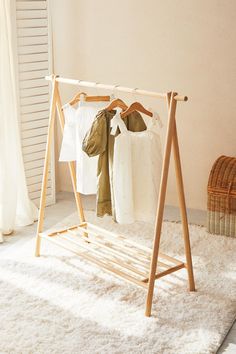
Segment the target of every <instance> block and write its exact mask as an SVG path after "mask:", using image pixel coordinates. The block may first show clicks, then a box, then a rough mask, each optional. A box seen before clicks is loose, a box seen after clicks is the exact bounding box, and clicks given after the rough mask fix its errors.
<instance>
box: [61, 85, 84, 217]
mask: <svg viewBox="0 0 236 354" xmlns="http://www.w3.org/2000/svg"><path fill="white" fill-rule="evenodd" d="M56 97H57V100H56V106H57V112H58V117H59V121H60V126H61V131H62V134H63V131H64V125H65V117H64V113H63V109H62V104H61V98H60V94H59V90H58V87H57V88H56ZM68 165H69V170H70V176H71V181H72V186H73V191H74V195H75V201H76V206H77V210H78V214H79V219H80V222H81V223H82V222H84V221H85V218H84V211H83V206H82V202H81V198H80V194H79V193H78V192H77V189H76V172H75V163H74V162H68Z"/></svg>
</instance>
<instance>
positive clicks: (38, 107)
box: [21, 102, 48, 114]
mask: <svg viewBox="0 0 236 354" xmlns="http://www.w3.org/2000/svg"><path fill="white" fill-rule="evenodd" d="M47 109H48V102H45V103H39V104H32V105H30V106H23V107H21V114H26V113H33V112H39V111H46V110H47Z"/></svg>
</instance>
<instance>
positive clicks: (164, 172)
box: [145, 92, 176, 317]
mask: <svg viewBox="0 0 236 354" xmlns="http://www.w3.org/2000/svg"><path fill="white" fill-rule="evenodd" d="M174 96H175V93H174V92H172V93H171V102H170V109H169V114H168V126H167V135H166V143H165V149H164V151H165V153H164V159H163V164H162V174H161V184H160V191H159V198H158V204H157V217H156V223H155V236H154V242H153V252H152V260H151V266H150V274H149V282H148V294H147V299H146V310H145V315H146V316H147V317H149V316H151V309H152V298H153V290H154V282H155V275H156V268H157V260H158V253H159V245H160V238H161V228H162V221H163V212H164V205H165V196H166V187H167V178H168V172H169V165H170V153H171V144H172V136H173V129H174V122H175V111H176V101H175V100H174Z"/></svg>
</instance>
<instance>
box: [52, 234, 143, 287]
mask: <svg viewBox="0 0 236 354" xmlns="http://www.w3.org/2000/svg"><path fill="white" fill-rule="evenodd" d="M69 231H71V230H69ZM58 236H59V237H60V238H63V239H65V240H68V241H70V242H72V243H74V244H75V245H77V246H79V247H81V248H83V249H86V250H88V251H90V252H92V253H94V254H96V255H98V256H99V257H101V258H102V259H103V261H108V262H112V263H114V264H115V265H116V266H119V267H120V268H125V269H127V270H128V271H131V272H132V273H134V274H137V275H139V276H141V277H142V278H143V277H144V278H146V277H147V273H144V272H142V271H140V270H139V269H138V268H137V267H133V266H132V265H131V264H129V263H126V262H125V261H124V260H122V259H118V258H115V257H113V256H111V255H109V254H107V253H104V252H102V251H101V250H99V249H98V248H93V247H91V243H88V242H87V241H84V240H82V239H79V238H76V239H75V238H74V237H73V236H72V237H70V236H69V234H60V235H58ZM140 280H142V279H140Z"/></svg>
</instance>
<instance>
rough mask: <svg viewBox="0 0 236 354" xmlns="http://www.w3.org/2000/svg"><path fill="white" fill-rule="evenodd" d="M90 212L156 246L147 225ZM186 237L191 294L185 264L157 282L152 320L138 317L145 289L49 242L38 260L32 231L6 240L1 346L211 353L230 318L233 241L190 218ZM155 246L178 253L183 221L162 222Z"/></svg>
mask: <svg viewBox="0 0 236 354" xmlns="http://www.w3.org/2000/svg"><path fill="white" fill-rule="evenodd" d="M86 214H87V219H88V221H90V222H91V221H92V222H94V221H95V222H96V223H97V224H98V225H100V226H103V227H104V226H105V227H106V228H108V229H110V230H119V231H122V232H123V233H124V234H126V235H129V237H130V238H132V239H133V240H138V241H139V242H143V243H144V244H151V243H152V233H153V227H152V226H151V225H148V226H147V225H144V223H136V224H134V225H129V226H128V227H127V226H122V225H117V224H114V223H113V222H112V221H111V219H110V218H108V217H106V218H103V219H97V218H96V217H95V216H94V213H92V212H87V213H86ZM76 219H77V217H76V214H73V215H71V216H70V217H69V218H67V219H66V220H64V222H62V223H61V224H63V225H66V226H68V225H72V224H75V223H76V222H77V220H76ZM95 219H96V220H95ZM144 226H145V227H144ZM190 235H191V244H192V253H193V264H194V273H195V281H196V287H197V292H192V293H190V292H188V291H187V274H186V270H181V271H178V272H176V273H174V274H173V275H170V276H168V277H165V278H163V279H162V280H159V281H158V282H156V288H155V294H154V301H153V312H152V314H153V316H152V317H151V318H146V317H144V305H145V299H146V291H145V290H144V289H141V288H138V287H136V286H133V285H130V284H128V283H126V282H124V281H122V280H120V279H118V278H116V277H114V276H112V275H109V274H107V273H104V272H103V271H101V270H100V269H98V268H97V267H96V266H93V265H91V264H88V263H86V262H83V261H80V260H79V258H78V257H77V256H75V255H73V254H71V253H69V252H67V251H65V250H62V249H60V248H56V246H54V245H52V244H51V243H48V242H47V241H46V240H43V241H42V256H41V257H39V258H35V257H34V256H33V254H34V244H35V240H34V238H33V237H32V238H29V240H28V241H26V242H25V243H24V245H22V246H21V247H18V248H17V249H16V247H10V248H9V249H8V251H7V252H5V253H3V254H2V255H1V259H0V316H1V318H0V323H1V325H0V352H1V353H12V354H13V353H14V354H18V353H22V354H30V353H31V354H32V353H37V354H41V353H42V354H47V353H50V354H51V353H53V354H54V353H55V354H62V353H63V354H77V353H78V354H96V353H97V354H105V353H109V354H113V353H116V354H118V353H119V354H126V353H135V354H136V353H137V354H138V353H140V354H152V353H153V354H154V353H155V354H185V353H189V354H190V353H194V354H200V353H201V354H207V353H215V352H216V350H217V348H218V347H219V346H220V344H221V342H222V340H223V338H224V336H225V335H226V333H227V331H228V329H229V328H230V326H231V325H232V323H233V320H234V319H235V315H236V258H235V255H236V239H234V238H227V237H222V236H212V235H209V234H207V232H206V231H205V229H204V228H202V227H198V226H193V225H192V226H190ZM161 250H162V251H164V252H168V253H169V254H170V255H177V256H178V257H179V258H180V259H184V253H183V239H182V233H181V224H176V223H171V222H165V223H164V225H163V235H162V244H161Z"/></svg>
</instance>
